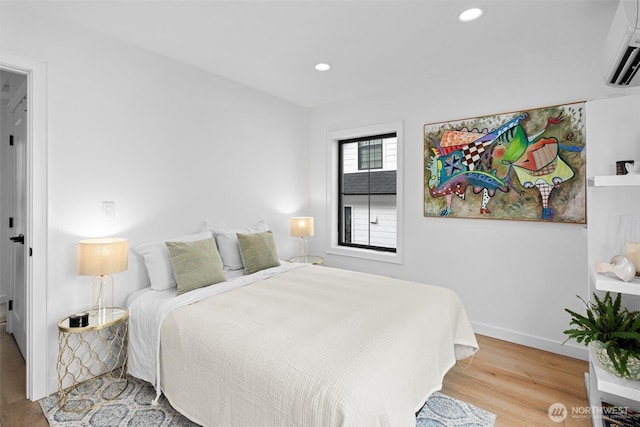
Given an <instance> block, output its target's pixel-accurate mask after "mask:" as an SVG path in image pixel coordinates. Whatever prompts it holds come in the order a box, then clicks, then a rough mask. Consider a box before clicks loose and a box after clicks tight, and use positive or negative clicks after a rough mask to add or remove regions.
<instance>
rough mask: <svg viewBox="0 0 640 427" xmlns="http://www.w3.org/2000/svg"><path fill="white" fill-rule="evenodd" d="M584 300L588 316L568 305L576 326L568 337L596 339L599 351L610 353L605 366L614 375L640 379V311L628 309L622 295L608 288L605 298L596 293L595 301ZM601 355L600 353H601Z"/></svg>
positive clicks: (587, 339) (587, 342)
mask: <svg viewBox="0 0 640 427" xmlns="http://www.w3.org/2000/svg"><path fill="white" fill-rule="evenodd" d="M578 298H580V300H581V301H582V302H583V303H584V305H585V307H586V309H587V313H586V316H585V315H582V314H579V313H576V312H575V311H572V310H569V309H568V308H565V311H566V312H567V313H569V314H570V315H571V322H569V325H575V326H576V328H575V329H567V330H565V331H564V334H566V335H567V336H568V338H567V339H566V340H565V342H567V341H568V340H570V339H572V338H573V339H575V340H576V341H577V342H578V343H584V345H589V343H592V342H593V343H594V345H596V351H598V346H600V347H601V348H600V353H604V354H606V355H607V356H608V358H609V359H608V361H607V362H606V364H605V363H603V367H604V368H605V369H607V370H608V371H609V372H611V373H612V374H614V375H617V376H619V377H623V378H627V379H640V360H638V359H640V311H629V310H628V309H627V308H626V307H623V306H622V295H621V294H618V295H617V297H616V299H615V300H614V299H613V298H611V294H610V293H609V292H607V293H606V294H605V296H604V298H603V299H600V298H598V295H596V294H595V293H594V294H593V301H591V302H586V301H585V300H584V299H582V298H581V297H580V296H578ZM598 359H600V354H599V355H598Z"/></svg>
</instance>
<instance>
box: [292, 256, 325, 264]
mask: <svg viewBox="0 0 640 427" xmlns="http://www.w3.org/2000/svg"><path fill="white" fill-rule="evenodd" d="M289 262H302V263H307V264H313V265H324V258H322V257H321V256H317V255H302V256H292V257H291V258H289Z"/></svg>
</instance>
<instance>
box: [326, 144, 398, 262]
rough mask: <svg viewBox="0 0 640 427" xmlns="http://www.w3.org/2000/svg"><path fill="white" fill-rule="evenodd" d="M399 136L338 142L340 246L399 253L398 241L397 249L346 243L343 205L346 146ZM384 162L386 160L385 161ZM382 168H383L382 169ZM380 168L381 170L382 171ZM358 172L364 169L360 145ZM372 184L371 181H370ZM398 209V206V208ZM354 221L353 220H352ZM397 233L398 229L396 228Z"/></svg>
mask: <svg viewBox="0 0 640 427" xmlns="http://www.w3.org/2000/svg"><path fill="white" fill-rule="evenodd" d="M397 137H398V134H397V132H389V133H384V134H377V135H368V136H362V137H358V138H349V139H341V140H338V246H345V247H350V248H360V249H370V250H373V251H377V252H391V253H396V252H397V244H398V241H397V239H396V247H393V248H391V247H386V246H374V245H363V244H358V243H351V242H345V241H344V240H345V238H344V237H345V236H344V205H343V198H342V197H343V193H344V188H343V185H344V179H343V176H344V160H343V157H344V156H343V151H344V148H343V147H344V146H345V144H348V143H354V142H358V143H359V142H364V141H374V140H381V141H383V140H384V139H386V138H397ZM380 145H381V146H382V147H383V148H382V150H384V143H381V144H380ZM383 162H384V160H383ZM381 168H382V167H381ZM381 168H380V169H381ZM376 169H378V168H373V169H372V168H369V169H364V170H365V171H371V170H376ZM358 170H359V171H362V170H363V169H360V147H359V144H358ZM369 182H370V180H369ZM394 194H395V193H394ZM368 195H369V212H371V195H372V193H371V191H370V190H369V193H368ZM396 208H397V206H396ZM351 214H352V218H353V210H352V212H351ZM352 221H353V219H352ZM396 231H397V228H396ZM370 235H371V226H370V225H369V239H368V240H369V242H370V241H371V236H370Z"/></svg>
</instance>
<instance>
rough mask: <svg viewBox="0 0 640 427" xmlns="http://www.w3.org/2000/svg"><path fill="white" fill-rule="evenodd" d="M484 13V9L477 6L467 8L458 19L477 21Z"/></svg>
mask: <svg viewBox="0 0 640 427" xmlns="http://www.w3.org/2000/svg"><path fill="white" fill-rule="evenodd" d="M482 13H483V11H482V9H478V8H477V7H474V8H471V9H467V10H465V11H464V12H462V13H461V14H460V15H459V16H458V20H459V21H461V22H470V21H475V20H476V19H478V18H480V17H481V16H482Z"/></svg>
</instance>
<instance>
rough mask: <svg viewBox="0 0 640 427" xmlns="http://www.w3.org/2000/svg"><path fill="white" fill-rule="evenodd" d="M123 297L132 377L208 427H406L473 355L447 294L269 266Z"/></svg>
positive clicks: (467, 330) (460, 311) (457, 308)
mask: <svg viewBox="0 0 640 427" xmlns="http://www.w3.org/2000/svg"><path fill="white" fill-rule="evenodd" d="M278 264H279V265H277V266H274V267H270V268H266V269H262V270H260V271H257V272H255V273H252V274H243V271H238V270H235V271H233V270H225V280H224V281H223V282H221V283H218V284H216V285H213V286H207V287H203V288H198V289H195V290H192V291H190V292H186V293H182V294H180V295H176V294H177V292H176V288H175V287H174V288H169V289H165V290H153V289H151V288H146V289H143V290H141V291H137V292H136V293H134V294H133V295H131V297H130V298H129V300H128V307H129V310H130V326H129V340H130V342H129V373H130V374H131V375H133V376H135V377H138V378H141V379H143V380H146V381H149V382H150V383H152V384H154V385H155V386H156V391H157V392H158V396H159V394H160V393H163V394H164V395H165V396H166V398H167V399H168V400H169V402H170V403H171V405H172V406H173V407H174V408H175V409H177V410H178V411H180V412H181V413H182V414H184V415H185V416H186V417H188V418H189V419H191V420H192V421H194V422H196V423H198V424H201V425H205V426H274V427H275V426H278V427H283V426H301V427H302V426H304V427H312V426H318V427H320V426H322V427H328V426H367V427H375V426H393V427H402V426H406V427H409V426H415V413H416V412H417V411H418V410H419V409H420V408H421V407H422V406H423V404H424V403H425V402H426V400H427V398H428V397H429V396H430V395H431V394H432V393H433V392H435V391H437V390H439V389H440V388H441V387H442V379H443V377H444V375H445V374H446V372H447V371H448V370H449V369H450V368H451V367H452V366H453V365H454V364H455V363H456V360H460V359H465V358H467V357H470V356H472V355H473V354H474V353H475V351H476V350H477V349H478V345H477V342H476V339H475V335H474V333H473V330H472V328H471V325H470V323H469V320H468V318H467V314H466V312H465V310H464V307H463V305H462V304H461V302H460V300H459V298H458V297H457V295H456V294H455V293H454V292H453V291H451V290H448V289H446V288H442V287H436V286H429V285H424V284H418V283H413V282H407V281H402V280H397V279H392V278H388V277H382V276H376V275H371V274H365V273H359V272H353V271H347V270H341V269H335V268H330V267H320V266H314V265H307V264H294V263H285V262H282V263H278Z"/></svg>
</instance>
